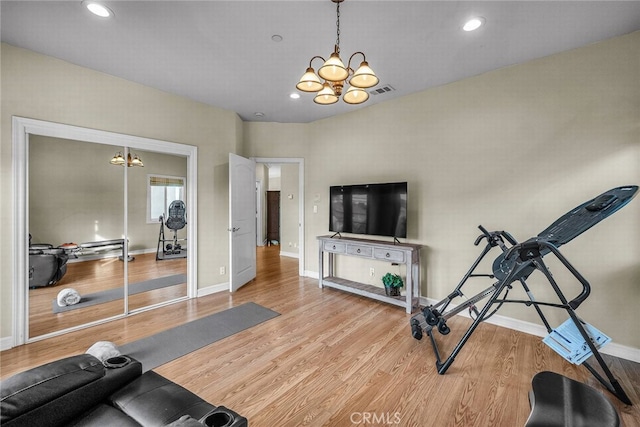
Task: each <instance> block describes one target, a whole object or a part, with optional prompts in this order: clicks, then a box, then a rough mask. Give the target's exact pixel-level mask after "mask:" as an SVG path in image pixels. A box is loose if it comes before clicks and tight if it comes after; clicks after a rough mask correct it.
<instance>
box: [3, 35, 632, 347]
mask: <svg viewBox="0 0 640 427" xmlns="http://www.w3.org/2000/svg"><path fill="white" fill-rule="evenodd" d="M639 58H640V32H636V33H633V34H631V35H628V36H624V37H620V38H616V39H612V40H609V41H606V42H603V43H598V44H594V45H591V46H588V47H585V48H582V49H577V50H574V51H570V52H565V53H562V54H559V55H554V56H551V57H547V58H543V59H540V60H537V61H533V62H529V63H526V64H522V65H518V66H513V67H509V68H504V69H501V70H497V71H494V72H491V73H486V74H484V75H481V76H477V77H475V78H471V79H467V80H464V81H461V82H457V83H454V84H450V85H446V86H442V87H439V88H435V89H432V90H428V91H425V92H422V93H418V94H414V95H411V96H407V97H404V98H400V99H396V100H391V101H387V102H384V103H381V104H377V105H371V106H369V107H367V108H364V109H362V110H358V111H356V112H353V113H350V114H346V115H342V116H338V117H334V118H330V119H326V120H322V121H319V122H315V123H310V124H281V123H244V124H243V123H241V121H240V119H239V118H238V116H237V115H236V114H235V113H233V112H230V111H226V110H222V109H218V108H214V107H209V106H206V105H203V104H200V103H196V102H193V101H190V100H187V99H185V98H180V97H177V96H174V95H170V94H167V93H164V92H161V91H157V90H154V89H150V88H148V87H145V86H142V85H138V84H135V83H131V82H127V81H125V80H122V79H118V78H115V77H111V76H108V75H105V74H102V73H97V72H95V71H92V70H88V69H85V68H81V67H77V66H74V65H71V64H68V63H65V62H63V61H59V60H56V59H53V58H50V57H46V56H42V55H39V54H36V53H33V52H29V51H26V50H22V49H18V48H14V47H12V46H9V45H6V44H2V63H1V68H0V73H1V74H0V76H1V78H2V81H1V88H0V89H1V91H2V104H1V107H2V110H1V116H0V124H1V127H2V129H1V134H0V154H1V156H0V162H1V163H0V166H1V171H0V174H1V184H0V200H4V201H11V200H13V193H12V186H11V185H12V184H11V183H12V164H11V161H12V160H11V159H12V157H11V116H13V115H17V116H22V117H30V118H35V119H40V120H49V121H53V122H59V123H67V124H73V125H77V126H83V127H88V128H95V129H103V130H109V131H114V132H120V133H125V134H132V135H136V136H143V137H148V138H157V139H162V140H168V141H173V142H178V143H185V144H190V145H195V146H197V147H198V158H199V164H198V180H199V192H198V215H199V224H198V226H199V228H198V231H199V237H200V238H199V248H198V249H199V254H200V259H201V260H200V262H199V263H198V267H199V268H198V284H199V287H200V288H202V287H206V286H209V285H213V284H217V283H221V282H223V281H227V280H228V279H227V277H225V276H219V275H218V274H217V271H218V267H219V266H222V265H228V236H227V232H226V228H227V215H228V195H227V193H228V178H227V177H228V153H229V152H235V153H239V154H242V155H244V156H256V157H301V158H304V159H305V182H306V188H305V192H306V194H305V204H306V205H305V211H306V218H305V221H306V230H305V233H306V241H305V249H306V254H305V255H306V256H305V259H306V265H305V266H304V268H305V270H307V271H310V272H313V271H317V256H316V253H317V252H316V251H317V245H316V240H315V236H317V235H320V234H326V233H327V232H328V230H327V224H328V200H327V196H328V188H329V186H330V185H333V184H348V183H361V182H371V181H377V182H382V181H400V180H406V181H408V182H409V229H408V233H409V238H408V239H407V240H409V241H411V242H419V243H421V244H423V245H424V246H425V248H424V249H423V252H422V259H423V283H422V293H423V295H425V296H427V297H431V298H436V299H440V298H442V297H443V296H445V295H446V294H447V293H448V292H450V291H451V290H452V289H453V287H454V286H455V285H456V284H457V283H458V281H459V280H460V278H461V277H462V275H463V274H464V272H465V271H466V270H467V269H468V267H469V266H470V265H471V262H472V261H473V260H474V259H475V258H476V256H477V254H478V252H479V248H477V247H474V246H473V244H472V243H473V240H474V239H475V238H476V236H477V235H478V233H479V232H478V230H477V228H476V227H477V225H478V224H482V225H484V226H485V227H487V228H489V229H494V230H496V229H500V230H507V231H509V232H511V233H512V234H513V235H514V236H515V237H516V238H517V239H519V240H524V239H526V238H529V237H531V236H533V235H535V234H537V233H538V232H539V231H541V230H542V229H544V228H545V227H546V226H547V225H549V224H550V223H551V222H552V221H554V220H555V219H556V218H558V217H559V216H561V215H562V214H564V213H565V212H567V211H568V210H569V209H571V208H573V207H575V206H577V205H578V204H580V203H582V202H583V201H585V200H587V199H589V198H591V197H594V196H595V195H597V194H599V193H601V192H603V191H606V190H608V189H610V188H612V187H615V186H619V185H626V184H639V183H640V167H639V165H640V124H639V123H640V121H639V120H638V118H639V117H640V104H639V103H638V99H640V81H639V80H638V78H637V76H638V75H640V59H639ZM328 108H330V107H328ZM314 204H315V205H318V213H317V214H314V213H313V205H314ZM639 213H640V199H639V200H634V201H632V202H631V204H630V205H629V206H627V207H625V208H624V209H623V210H621V211H620V212H618V213H616V214H615V216H614V217H612V218H609V219H606V220H605V221H604V222H603V223H602V224H599V225H597V226H596V227H595V228H594V229H592V230H589V231H588V232H586V233H585V234H584V235H583V236H580V237H578V238H577V239H576V240H575V241H574V242H571V243H569V244H568V245H566V246H564V247H563V248H562V250H563V252H564V254H565V255H566V256H567V257H568V258H569V260H570V261H571V262H572V263H573V264H574V265H575V267H576V268H578V270H580V272H582V273H583V274H584V275H585V276H586V277H587V278H588V279H589V280H590V282H591V283H592V285H593V293H592V295H591V297H590V298H589V299H588V300H587V301H586V303H585V304H583V306H581V307H580V309H579V314H580V315H581V316H582V317H583V318H584V319H585V320H586V321H588V322H590V323H593V324H594V325H596V326H597V327H598V328H600V329H602V330H603V331H604V332H606V333H608V334H609V335H611V336H612V338H613V339H614V341H615V342H617V343H620V344H623V345H627V346H631V347H635V348H640V336H639V335H638V334H637V333H636V331H635V330H634V329H633V328H629V327H626V326H627V325H633V324H635V323H637V322H636V313H635V312H636V310H635V302H636V301H638V300H639V298H640V287H639V286H638V283H640V261H639V260H640V214H639ZM12 222H13V210H12V205H11V203H10V202H7V203H4V204H3V205H2V206H1V207H0V233H1V234H2V236H3V237H4V238H5V244H4V245H0V279H1V283H0V310H1V318H0V321H1V329H0V337H2V338H4V337H8V336H10V335H11V316H12V314H11V288H12V286H13V284H12V278H13V271H12V269H13V264H12V248H14V247H15V243H14V241H13V237H9V236H12ZM548 258H550V257H546V258H545V260H547V259H548ZM211 260H215V262H212V261H211ZM549 262H550V264H551V267H552V271H553V273H554V276H555V277H556V278H557V279H558V280H559V281H560V282H561V283H562V285H563V289H566V290H567V294H568V295H569V296H573V295H575V294H576V293H577V291H578V290H577V288H578V287H577V286H576V285H575V284H573V283H570V280H569V277H568V276H567V274H566V273H565V272H564V270H563V269H562V268H561V267H560V266H558V265H557V263H553V262H551V260H549ZM352 265H353V267H354V268H351V270H353V274H354V275H358V274H360V273H359V272H358V271H359V270H360V269H361V267H362V266H360V265H355V264H352ZM345 266H346V267H347V269H349V267H351V265H350V264H348V263H347V264H345ZM227 271H228V269H227ZM531 282H532V284H533V291H534V292H535V293H536V296H538V297H539V298H541V297H542V296H544V295H545V294H546V293H547V292H546V290H547V289H548V286H547V285H546V284H544V283H542V282H541V281H539V280H536V279H535V278H533V277H532V281H531ZM485 284H486V283H485V282H482V285H483V286H484V285H485ZM603 313H604V314H605V315H603ZM501 314H503V315H508V316H511V317H513V318H517V319H523V320H529V321H534V322H539V321H537V320H536V318H535V316H533V315H532V310H531V309H527V308H524V307H523V306H516V307H513V308H505V309H503V310H501ZM554 316H555V315H554ZM556 319H557V320H563V316H555V319H554V320H556Z"/></svg>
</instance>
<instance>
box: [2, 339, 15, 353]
mask: <svg viewBox="0 0 640 427" xmlns="http://www.w3.org/2000/svg"><path fill="white" fill-rule="evenodd" d="M12 347H13V337H12V336H9V337H2V338H0V351H5V350H9V349H10V348H12Z"/></svg>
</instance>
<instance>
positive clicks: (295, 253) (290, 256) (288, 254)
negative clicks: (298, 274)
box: [280, 251, 300, 258]
mask: <svg viewBox="0 0 640 427" xmlns="http://www.w3.org/2000/svg"><path fill="white" fill-rule="evenodd" d="M280 256H286V257H289V258H300V255H299V254H298V253H297V252H283V251H280Z"/></svg>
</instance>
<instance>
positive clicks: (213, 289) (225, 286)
mask: <svg viewBox="0 0 640 427" xmlns="http://www.w3.org/2000/svg"><path fill="white" fill-rule="evenodd" d="M224 291H227V292H228V291H229V283H220V284H218V285H212V286H207V287H206V288H200V289H198V294H197V295H196V297H197V298H200V297H203V296H206V295H211V294H215V293H217V292H224Z"/></svg>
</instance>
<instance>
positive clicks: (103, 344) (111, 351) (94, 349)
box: [86, 341, 121, 362]
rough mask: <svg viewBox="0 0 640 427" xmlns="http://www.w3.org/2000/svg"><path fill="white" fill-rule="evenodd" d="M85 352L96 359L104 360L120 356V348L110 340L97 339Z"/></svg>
mask: <svg viewBox="0 0 640 427" xmlns="http://www.w3.org/2000/svg"><path fill="white" fill-rule="evenodd" d="M86 354H90V355H92V356H93V357H95V358H96V359H100V361H102V362H104V361H105V360H107V359H109V358H111V357H117V356H120V355H121V353H120V350H118V347H117V346H116V345H115V344H114V343H112V342H111V341H98V342H97V343H95V344H94V345H92V346H91V347H89V349H88V350H87V351H86Z"/></svg>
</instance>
